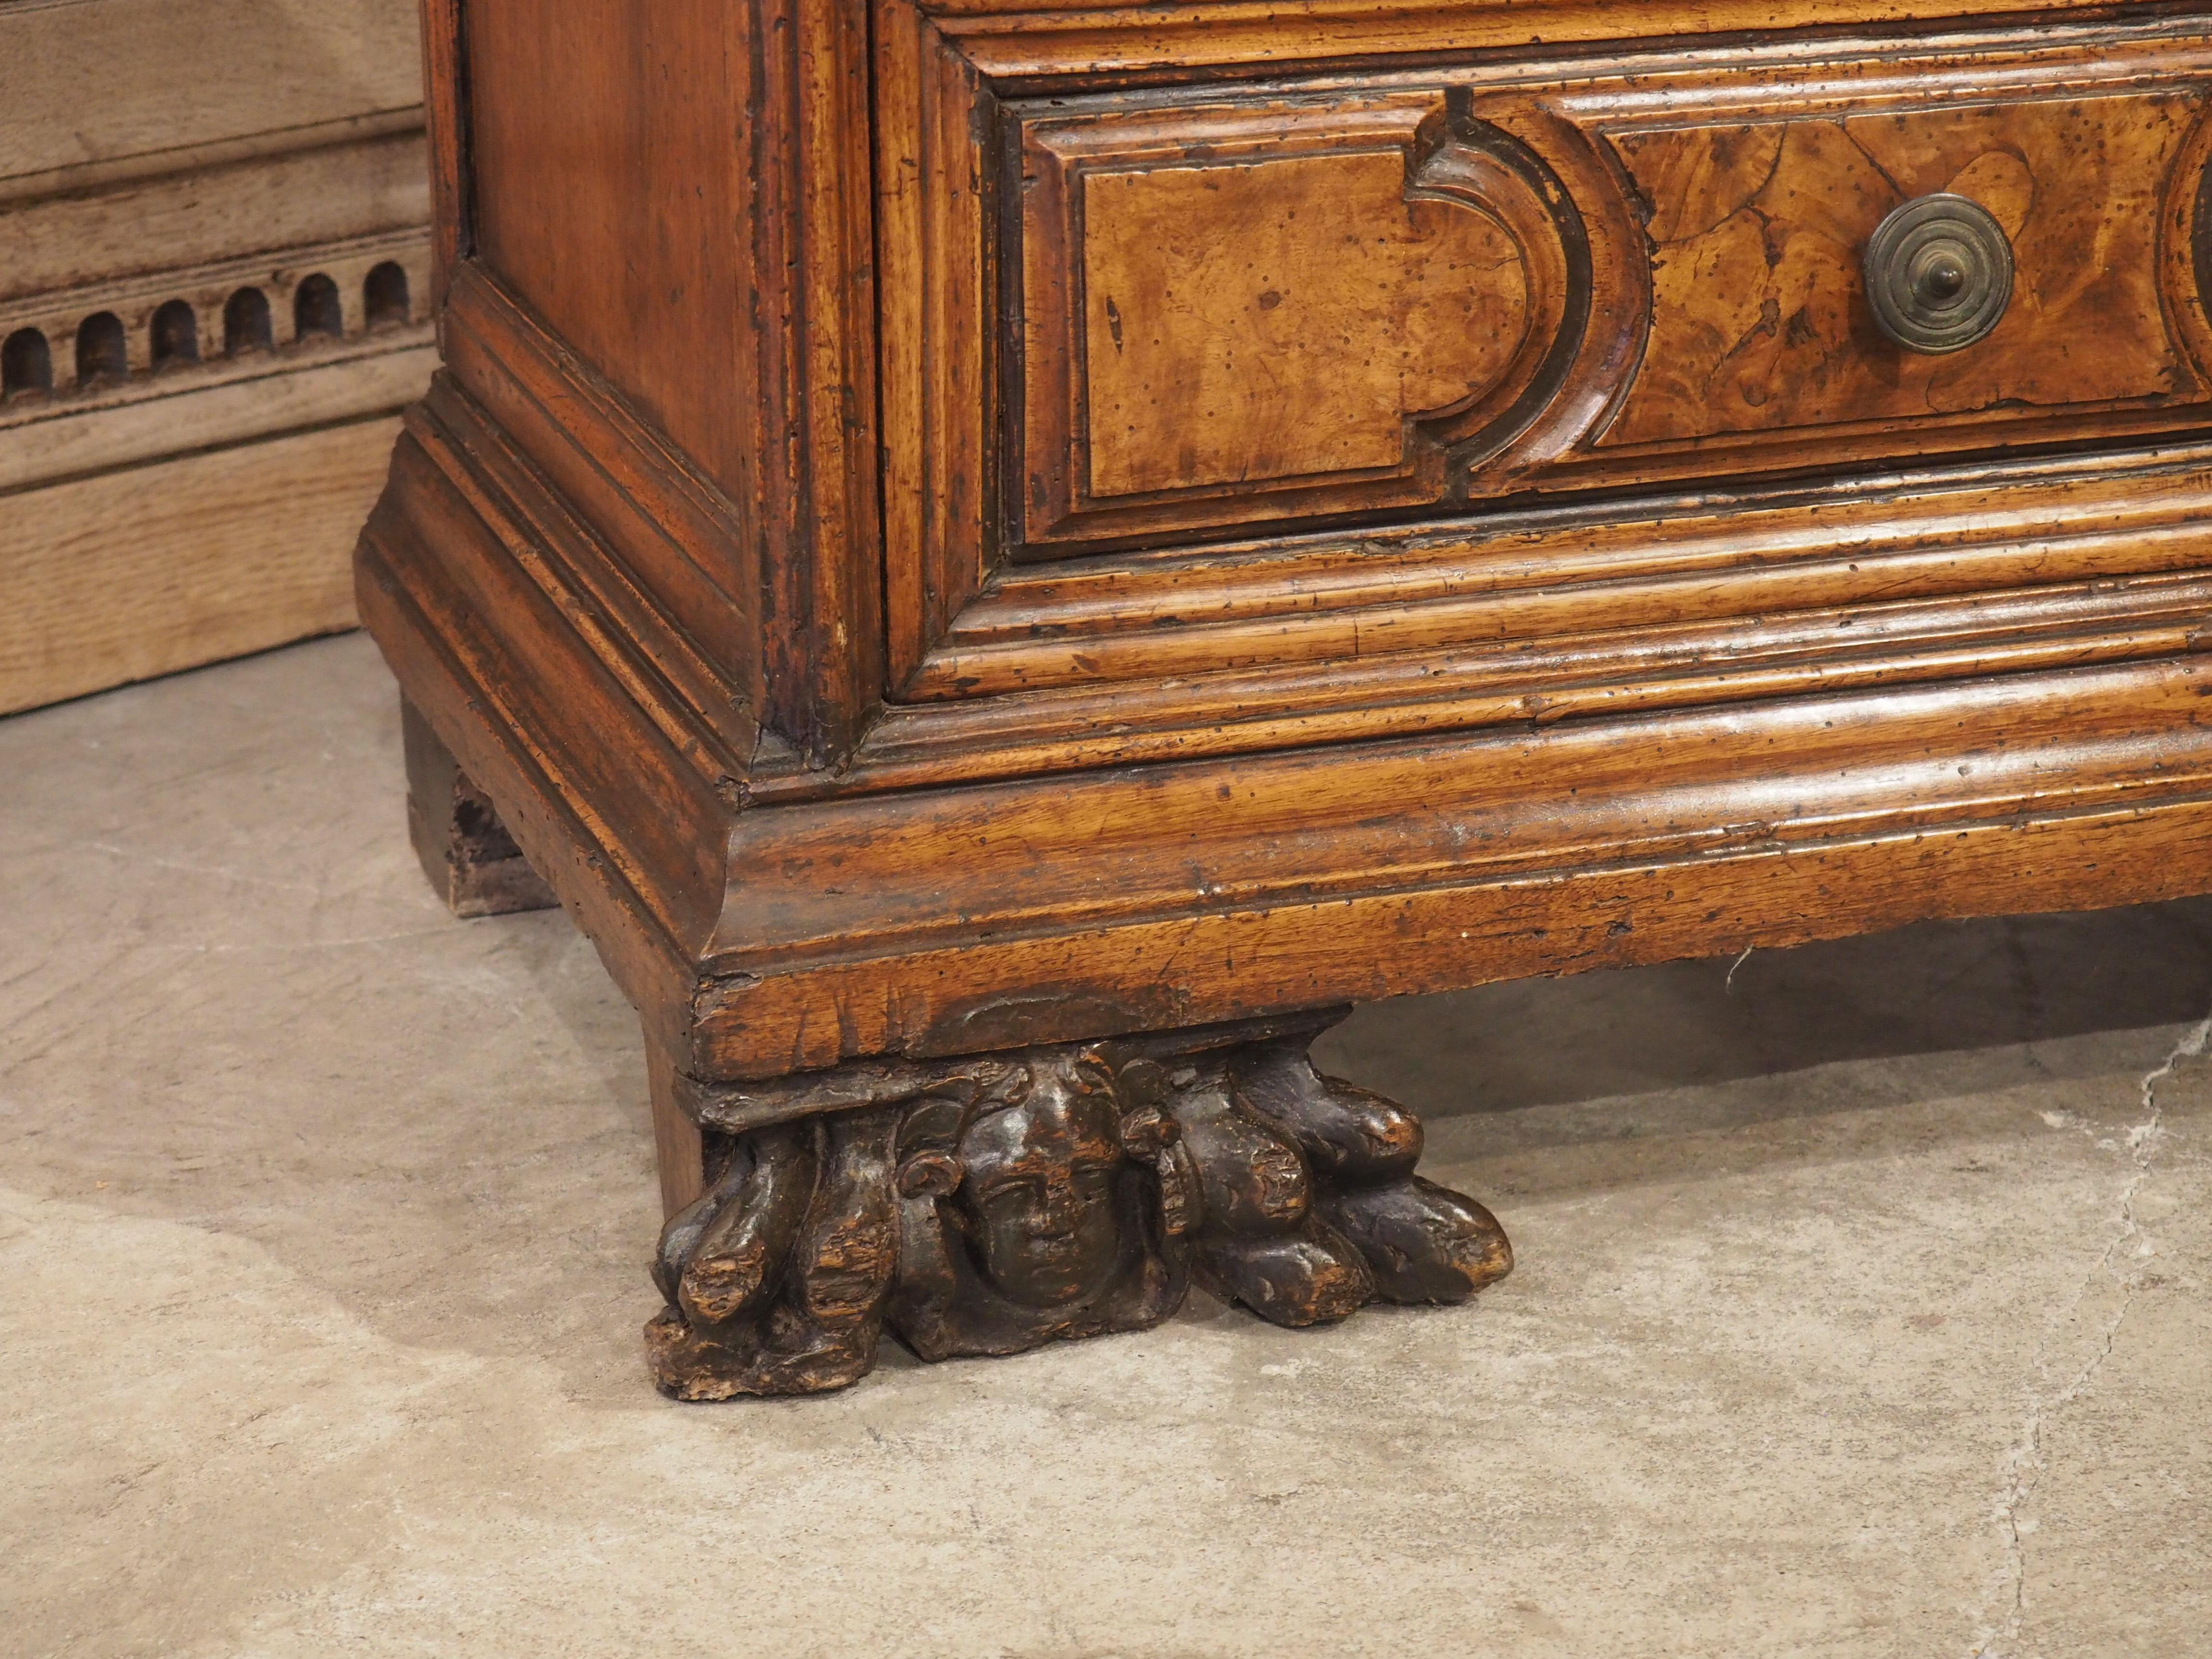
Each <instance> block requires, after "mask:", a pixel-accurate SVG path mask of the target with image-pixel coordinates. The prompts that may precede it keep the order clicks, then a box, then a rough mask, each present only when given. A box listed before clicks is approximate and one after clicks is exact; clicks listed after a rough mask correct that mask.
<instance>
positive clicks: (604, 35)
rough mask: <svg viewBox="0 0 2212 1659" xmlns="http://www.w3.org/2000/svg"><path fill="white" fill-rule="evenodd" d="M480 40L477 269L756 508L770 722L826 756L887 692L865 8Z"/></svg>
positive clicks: (469, 9)
mask: <svg viewBox="0 0 2212 1659" xmlns="http://www.w3.org/2000/svg"><path fill="white" fill-rule="evenodd" d="M463 24H464V27H463V28H462V31H461V37H460V40H459V43H458V46H456V47H455V48H454V49H455V50H456V51H458V52H459V54H460V56H461V58H462V62H463V73H464V76H465V100H463V101H464V102H465V110H463V111H461V112H460V118H462V119H463V120H464V121H465V125H466V128H467V139H468V152H469V154H468V161H467V167H468V173H469V177H468V179H467V187H466V190H465V196H466V198H467V204H468V208H469V210H470V211H471V214H472V215H473V221H474V222H473V233H474V235H473V247H474V251H475V257H476V258H477V259H478V260H480V261H481V262H482V263H483V264H484V266H486V267H487V268H488V270H489V272H490V273H491V274H492V275H493V276H494V277H495V280H496V282H497V283H499V284H500V285H501V286H503V287H504V288H506V289H508V290H510V291H511V292H512V294H513V295H514V296H515V298H516V299H517V300H518V301H520V303H521V305H522V307H524V308H526V310H528V311H530V312H532V313H535V314H536V315H537V316H538V318H540V319H543V320H544V324H545V325H546V326H547V327H548V328H549V329H550V331H551V332H552V334H553V335H555V336H556V337H558V338H559V339H560V340H561V341H562V342H563V343H565V344H566V345H567V346H568V347H569V348H571V349H574V351H575V352H576V353H577V354H578V356H580V357H581V358H582V359H583V360H584V361H585V362H586V363H587V364H588V365H589V366H590V368H591V369H592V371H593V372H594V373H595V374H597V375H599V376H600V377H602V378H603V379H604V380H605V381H606V382H607V383H609V384H610V385H611V386H613V387H614V389H615V390H616V391H617V392H618V393H619V394H620V395H621V397H622V398H624V399H625V400H626V401H627V402H628V403H629V404H631V405H632V406H634V408H635V410H636V412H637V414H638V416H640V417H641V419H642V420H644V421H645V422H647V423H649V424H651V425H652V426H653V427H655V428H658V429H659V431H661V432H663V433H665V435H667V437H668V438H669V439H670V440H671V441H672V442H673V443H674V444H675V446H676V447H678V449H680V450H681V451H683V452H684V454H685V455H687V456H688V457H689V458H690V459H691V461H692V462H694V463H695V464H696V465H697V466H698V468H699V470H700V471H702V473H703V474H704V475H705V476H706V477H708V479H710V480H711V481H712V482H713V483H714V484H715V485H716V486H717V487H718V488H719V489H720V490H721V491H723V492H724V494H725V495H726V496H727V498H728V499H729V500H730V501H733V502H736V503H738V507H739V510H740V511H741V513H744V527H743V529H742V530H741V532H740V533H739V535H738V537H736V538H734V541H733V544H731V545H728V546H726V547H725V548H722V549H720V550H718V552H719V554H720V557H721V558H722V560H723V561H724V562H725V564H726V568H725V569H724V570H722V571H720V572H719V573H717V574H718V579H719V580H720V581H721V582H722V584H723V586H725V588H726V591H727V592H730V593H731V594H732V596H734V597H735V599H736V600H737V603H738V606H739V608H740V609H741V610H743V611H745V612H747V613H748V614H750V615H757V617H758V634H757V641H758V656H757V661H758V663H759V664H760V665H761V678H762V681H763V714H764V715H765V717H766V720H765V723H766V724H767V725H768V726H769V727H770V728H771V729H772V730H774V731H775V732H778V733H779V734H781V736H783V737H784V738H787V739H789V741H790V742H791V743H792V744H794V745H795V746H796V747H797V748H798V749H799V751H800V752H801V754H802V755H803V756H804V757H806V759H807V760H808V761H809V762H810V763H817V764H826V763H830V762H831V761H834V760H835V759H836V757H839V756H840V755H842V753H843V752H845V751H846V750H848V749H849V747H850V745H851V744H852V742H853V741H854V738H855V736H856V734H857V732H858V730H859V726H860V722H861V720H863V718H864V717H865V715H866V711H867V709H868V708H870V707H872V704H873V703H874V702H875V701H877V700H878V699H879V698H880V697H881V696H882V691H883V666H882V664H883V656H882V646H881V639H882V629H881V623H880V620H879V618H880V615H881V608H882V586H883V581H882V569H881V563H880V554H879V546H878V529H877V526H878V490H879V483H878V477H877V475H876V463H877V455H876V450H875V444H874V439H873V428H874V412H875V379H874V374H875V371H874V317H873V305H874V300H873V293H874V283H873V268H874V261H873V258H872V246H871V242H872V225H871V221H870V218H869V204H870V201H871V199H872V189H871V185H870V179H869V173H868V155H869V125H868V112H869V106H868V100H867V87H866V52H865V50H864V46H863V43H864V41H865V39H866V15H865V10H864V7H863V0H757V3H754V4H744V5H732V4H728V3H724V0H676V3H659V0H576V3H568V0H563V3H561V4H557V5H556V4H551V3H547V0H470V3H469V4H468V5H467V6H466V7H465V9H464V11H463ZM436 80H437V76H436V75H435V74H434V76H433V83H434V85H435V82H436ZM434 113H435V112H434ZM724 666H725V668H726V670H727V671H730V672H731V673H732V675H733V677H738V678H742V677H743V676H744V673H745V672H746V671H747V667H748V665H746V664H745V663H744V662H741V661H735V660H726V661H725V663H724Z"/></svg>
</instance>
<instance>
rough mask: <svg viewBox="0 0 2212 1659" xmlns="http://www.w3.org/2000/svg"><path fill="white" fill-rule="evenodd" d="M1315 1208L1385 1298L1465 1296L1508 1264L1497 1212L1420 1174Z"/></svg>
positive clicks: (1334, 1198)
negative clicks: (1344, 1240) (1348, 1246)
mask: <svg viewBox="0 0 2212 1659" xmlns="http://www.w3.org/2000/svg"><path fill="white" fill-rule="evenodd" d="M1322 1208H1323V1211H1324V1212H1325V1213H1326V1214H1327V1215H1328V1219H1329V1220H1330V1222H1331V1223H1332V1224H1334V1226H1335V1227H1336V1228H1337V1229H1338V1230H1339V1231H1341V1232H1342V1233H1343V1234H1344V1236H1345V1237H1346V1238H1348V1239H1350V1240H1351V1241H1352V1243H1354V1244H1356V1245H1357V1246H1358V1249H1359V1253H1360V1254H1361V1255H1363V1256H1364V1257H1365V1258H1366V1261H1367V1266H1368V1267H1369V1268H1370V1270H1371V1271H1372V1273H1373V1274H1374V1280H1375V1291H1376V1295H1378V1296H1380V1297H1382V1298H1383V1300H1384V1301H1386V1302H1464V1301H1466V1300H1467V1298H1468V1297H1470V1296H1473V1295H1474V1293H1475V1292H1476V1291H1479V1290H1480V1289H1481V1288H1482V1287H1483V1286H1484V1285H1487V1284H1490V1283H1491V1282H1492V1281H1493V1280H1495V1279H1503V1278H1504V1277H1505V1275H1506V1274H1507V1273H1510V1272H1511V1271H1512V1270H1513V1247H1512V1245H1510V1243H1507V1242H1506V1238H1505V1230H1504V1228H1503V1227H1501V1226H1499V1225H1498V1218H1496V1217H1495V1216H1493V1215H1492V1214H1491V1213H1490V1212H1489V1211H1488V1210H1486V1209H1484V1208H1483V1207H1482V1206H1481V1205H1480V1204H1478V1203H1476V1202H1475V1201H1474V1200H1473V1199H1471V1198H1467V1197H1463V1196H1462V1195H1461V1194H1458V1193H1455V1192H1453V1191H1452V1190H1451V1189H1450V1188H1446V1187H1439V1186H1437V1184H1436V1183H1435V1182H1432V1181H1425V1180H1423V1179H1422V1178H1421V1177H1420V1176H1410V1177H1408V1178H1407V1179H1406V1180H1404V1181H1395V1182H1390V1183H1389V1184H1388V1185H1386V1186H1381V1187H1367V1188H1356V1189H1354V1190H1352V1191H1351V1192H1345V1193H1337V1194H1332V1195H1331V1196H1330V1197H1329V1198H1328V1199H1327V1200H1325V1201H1324V1203H1323V1206H1322Z"/></svg>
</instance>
